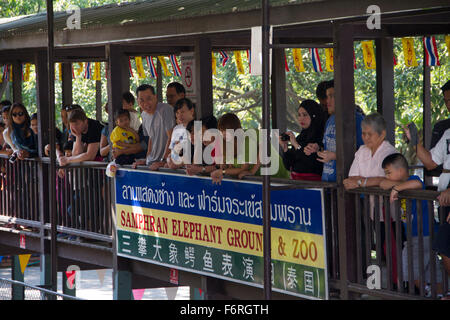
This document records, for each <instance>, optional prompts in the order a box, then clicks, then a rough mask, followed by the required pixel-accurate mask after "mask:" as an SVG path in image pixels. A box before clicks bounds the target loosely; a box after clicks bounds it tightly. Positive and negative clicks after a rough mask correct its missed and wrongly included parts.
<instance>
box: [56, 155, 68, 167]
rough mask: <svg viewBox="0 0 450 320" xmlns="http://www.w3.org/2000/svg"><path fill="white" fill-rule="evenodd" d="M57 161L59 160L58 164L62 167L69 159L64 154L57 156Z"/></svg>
mask: <svg viewBox="0 0 450 320" xmlns="http://www.w3.org/2000/svg"><path fill="white" fill-rule="evenodd" d="M58 162H59V165H60V166H61V167H64V166H66V165H68V164H69V160H68V159H67V157H66V156H61V157H59V158H58Z"/></svg>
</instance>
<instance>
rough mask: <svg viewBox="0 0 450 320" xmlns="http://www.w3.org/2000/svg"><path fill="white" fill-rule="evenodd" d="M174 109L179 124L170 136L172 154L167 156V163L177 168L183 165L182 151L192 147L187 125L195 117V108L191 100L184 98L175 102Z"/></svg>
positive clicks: (170, 166)
mask: <svg viewBox="0 0 450 320" xmlns="http://www.w3.org/2000/svg"><path fill="white" fill-rule="evenodd" d="M173 111H174V113H175V119H176V122H177V125H176V126H175V127H174V128H173V131H172V136H171V138H170V144H169V149H170V156H169V157H168V158H167V163H168V166H169V168H172V169H175V168H179V167H181V166H182V155H181V151H182V150H183V149H185V150H187V148H190V145H189V133H188V132H187V131H186V126H187V124H188V123H189V122H191V121H192V120H194V119H195V108H194V104H193V103H192V101H191V100H189V99H187V98H183V99H180V100H178V101H177V102H176V103H175V106H174V109H173Z"/></svg>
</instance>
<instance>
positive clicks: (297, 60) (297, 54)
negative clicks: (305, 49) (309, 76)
mask: <svg viewBox="0 0 450 320" xmlns="http://www.w3.org/2000/svg"><path fill="white" fill-rule="evenodd" d="M292 57H293V58H294V66H295V70H296V71H297V72H305V67H304V66H303V58H302V50H301V49H300V48H294V49H292Z"/></svg>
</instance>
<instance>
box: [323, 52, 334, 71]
mask: <svg viewBox="0 0 450 320" xmlns="http://www.w3.org/2000/svg"><path fill="white" fill-rule="evenodd" d="M325 58H326V59H325V63H326V67H327V71H329V72H333V71H334V51H333V48H325Z"/></svg>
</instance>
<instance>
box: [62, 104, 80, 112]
mask: <svg viewBox="0 0 450 320" xmlns="http://www.w3.org/2000/svg"><path fill="white" fill-rule="evenodd" d="M75 109H80V107H79V106H76V105H68V106H65V107H64V108H63V110H66V111H72V110H75Z"/></svg>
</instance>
